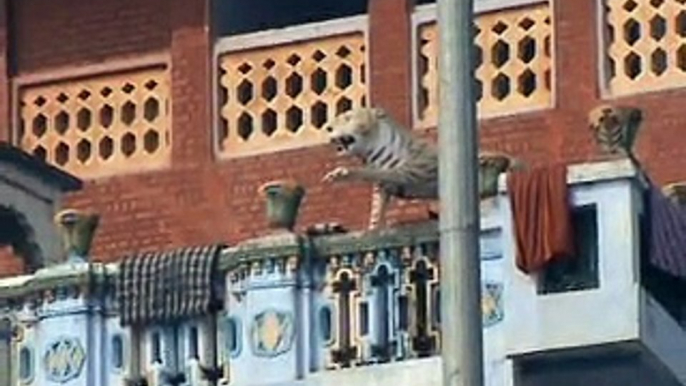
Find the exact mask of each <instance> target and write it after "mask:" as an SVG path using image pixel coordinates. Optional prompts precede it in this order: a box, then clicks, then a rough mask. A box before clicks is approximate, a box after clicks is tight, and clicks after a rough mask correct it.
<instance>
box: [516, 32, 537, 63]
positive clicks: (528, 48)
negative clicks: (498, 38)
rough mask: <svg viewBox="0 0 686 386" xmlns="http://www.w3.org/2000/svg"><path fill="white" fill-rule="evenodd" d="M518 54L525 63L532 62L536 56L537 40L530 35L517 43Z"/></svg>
mask: <svg viewBox="0 0 686 386" xmlns="http://www.w3.org/2000/svg"><path fill="white" fill-rule="evenodd" d="M517 56H518V57H519V60H521V61H522V62H524V63H529V62H531V61H532V60H533V59H534V57H535V56H536V41H535V40H534V39H532V38H530V37H528V36H526V37H524V39H522V40H520V41H519V43H518V44H517Z"/></svg>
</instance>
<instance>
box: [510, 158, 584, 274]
mask: <svg viewBox="0 0 686 386" xmlns="http://www.w3.org/2000/svg"><path fill="white" fill-rule="evenodd" d="M507 190H508V194H509V196H510V204H511V206H512V214H513V219H514V233H515V243H516V247H517V257H516V262H517V267H518V268H519V269H521V270H522V271H523V272H525V273H527V274H528V273H533V272H535V271H538V270H540V269H541V268H543V267H544V266H545V265H546V264H548V263H549V262H550V261H552V260H555V259H558V258H564V257H571V256H573V255H574V234H573V228H572V218H571V211H570V208H569V201H568V200H569V198H568V189H567V166H566V165H563V164H556V165H551V166H545V167H538V168H534V169H529V170H521V171H513V172H511V173H510V174H509V175H508V176H507Z"/></svg>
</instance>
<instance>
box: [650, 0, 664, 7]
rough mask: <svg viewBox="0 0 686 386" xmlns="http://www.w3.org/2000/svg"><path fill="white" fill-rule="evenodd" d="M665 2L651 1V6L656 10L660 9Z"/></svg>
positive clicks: (661, 0) (662, 0) (659, 0)
mask: <svg viewBox="0 0 686 386" xmlns="http://www.w3.org/2000/svg"><path fill="white" fill-rule="evenodd" d="M664 2H665V0H650V5H652V6H653V7H655V8H660V7H661V6H662V4H664Z"/></svg>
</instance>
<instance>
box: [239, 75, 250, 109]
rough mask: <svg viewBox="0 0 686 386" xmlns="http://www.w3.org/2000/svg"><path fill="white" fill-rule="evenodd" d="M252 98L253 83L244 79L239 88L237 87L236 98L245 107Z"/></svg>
mask: <svg viewBox="0 0 686 386" xmlns="http://www.w3.org/2000/svg"><path fill="white" fill-rule="evenodd" d="M252 97H253V89H252V83H251V82H250V81H248V80H246V79H244V80H243V81H242V82H241V83H239V84H238V87H236V98H237V99H238V102H240V103H241V104H243V105H246V104H248V102H250V101H251V100H252Z"/></svg>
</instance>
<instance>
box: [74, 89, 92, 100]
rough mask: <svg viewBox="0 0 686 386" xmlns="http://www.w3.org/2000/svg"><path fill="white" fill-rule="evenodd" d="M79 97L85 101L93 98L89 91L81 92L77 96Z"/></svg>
mask: <svg viewBox="0 0 686 386" xmlns="http://www.w3.org/2000/svg"><path fill="white" fill-rule="evenodd" d="M77 97H79V99H81V100H84V101H85V100H88V98H90V97H91V93H90V91H88V90H81V92H79V94H78V95H77Z"/></svg>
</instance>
